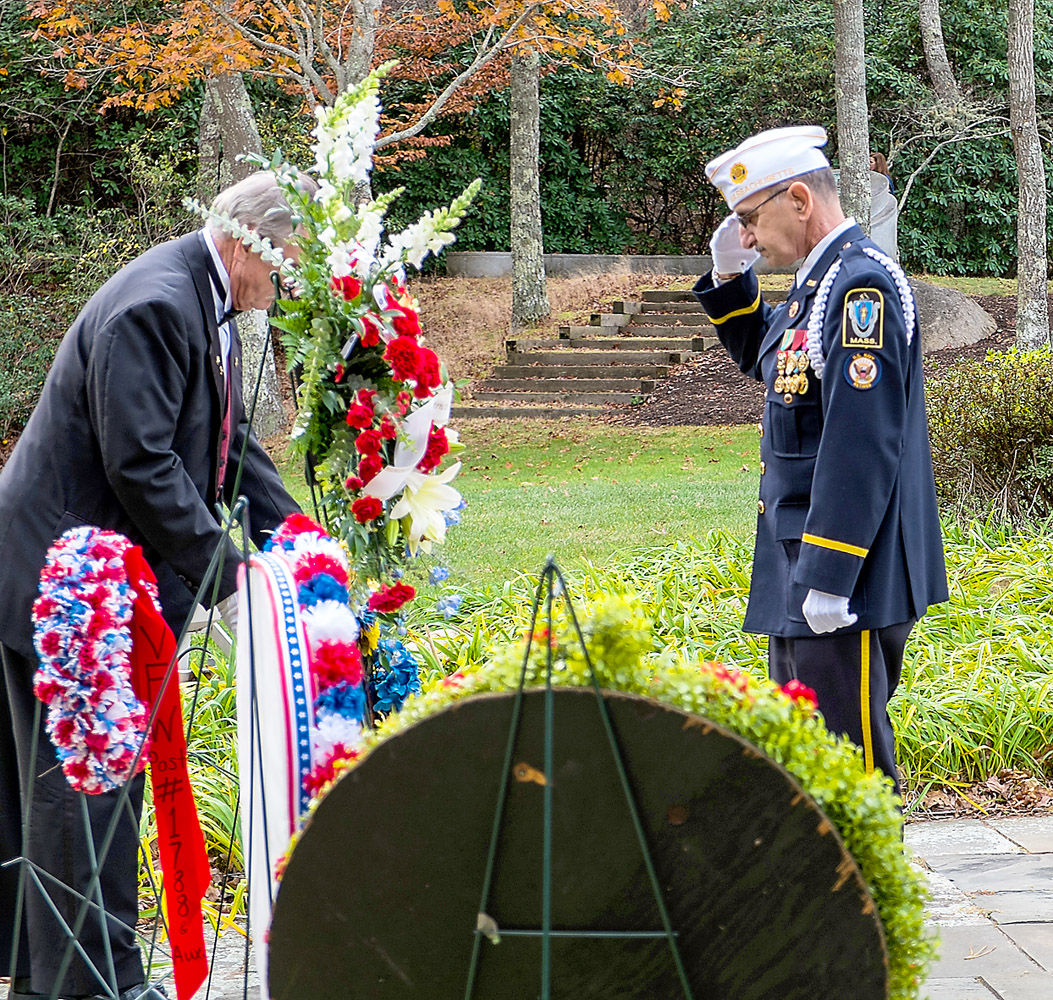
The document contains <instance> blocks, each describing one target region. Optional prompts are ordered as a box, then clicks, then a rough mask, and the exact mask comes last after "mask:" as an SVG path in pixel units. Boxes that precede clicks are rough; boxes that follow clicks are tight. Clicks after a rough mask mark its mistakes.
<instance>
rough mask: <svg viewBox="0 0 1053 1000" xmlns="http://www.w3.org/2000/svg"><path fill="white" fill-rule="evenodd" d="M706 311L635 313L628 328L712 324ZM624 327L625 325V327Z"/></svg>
mask: <svg viewBox="0 0 1053 1000" xmlns="http://www.w3.org/2000/svg"><path fill="white" fill-rule="evenodd" d="M712 325H713V324H712V323H711V322H710V319H709V317H708V316H707V315H706V314H705V313H704V312H697V313H633V316H632V322H631V323H630V324H629V327H628V329H630V330H632V329H633V328H635V327H638V326H649V327H650V326H664V327H667V328H668V327H670V326H712ZM623 329H624V327H623Z"/></svg>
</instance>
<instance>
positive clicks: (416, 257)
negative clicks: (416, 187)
mask: <svg viewBox="0 0 1053 1000" xmlns="http://www.w3.org/2000/svg"><path fill="white" fill-rule="evenodd" d="M436 223H437V220H436V218H435V213H434V212H425V213H424V215H422V216H421V217H420V219H419V220H418V221H417V222H415V223H414V224H413V225H412V226H409V227H408V228H407V229H405V230H404V231H403V232H401V233H399V234H398V235H396V236H394V237H392V239H391V242H390V243H389V244H388V247H387V249H386V250H385V251H384V258H383V260H384V263H390V262H393V261H396V260H405V261H406V263H407V264H410V265H411V266H413V267H415V268H416V269H417V270H418V271H419V270H420V267H421V265H422V264H423V263H424V258H425V257H427V256H428V254H429V253H434V254H438V253H440V252H441V251H442V249H443V247H447V246H449V245H450V244H451V243H453V242H454V240H455V239H456V237H455V236H454V235H453V233H449V232H446V231H445V230H443V229H439V228H437V224H436Z"/></svg>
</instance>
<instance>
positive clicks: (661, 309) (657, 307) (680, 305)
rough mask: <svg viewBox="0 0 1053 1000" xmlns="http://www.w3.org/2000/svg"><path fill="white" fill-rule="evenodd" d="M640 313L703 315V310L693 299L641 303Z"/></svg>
mask: <svg viewBox="0 0 1053 1000" xmlns="http://www.w3.org/2000/svg"><path fill="white" fill-rule="evenodd" d="M640 312H641V313H658V314H659V315H661V314H663V313H673V314H681V313H687V314H693V313H700V314H701V315H703V316H704V315H705V310H704V309H703V308H702V306H701V305H700V304H699V303H698V301H696V300H695V299H694V298H692V299H691V301H690V302H641V303H640Z"/></svg>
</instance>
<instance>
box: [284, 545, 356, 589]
mask: <svg viewBox="0 0 1053 1000" xmlns="http://www.w3.org/2000/svg"><path fill="white" fill-rule="evenodd" d="M319 573H328V574H329V576H331V577H332V578H333V579H334V580H336V581H337V582H338V583H343V584H346V583H347V570H346V569H344V567H343V566H342V565H341V564H340V560H339V559H337V558H336V557H335V556H331V555H328V554H327V553H325V552H313V553H311V554H310V555H308V556H304V557H303V558H302V559H300V560H299V561H298V562H297V563H296V569H294V570H293V578H294V579H295V580H296V582H297V583H303V582H304V581H305V580H309V579H311V577H312V576H317V575H318V574H319Z"/></svg>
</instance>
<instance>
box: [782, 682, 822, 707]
mask: <svg viewBox="0 0 1053 1000" xmlns="http://www.w3.org/2000/svg"><path fill="white" fill-rule="evenodd" d="M780 690H781V691H782V693H783V694H784V695H786V697H787V698H789V699H790V701H795V702H797V704H798V705H800V706H801V708H806V707H808V706H811V708H813V709H816V708H818V707H819V696H818V695H817V694H816V693H815V692H814V691H813V690H812V689H811V688H810V687H808V685H807V684H802V683H801V682H800V681H799V680H796V679H794V680H792V681H787V682H786V683H785V684H783V686H782V687H781V688H780Z"/></svg>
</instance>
